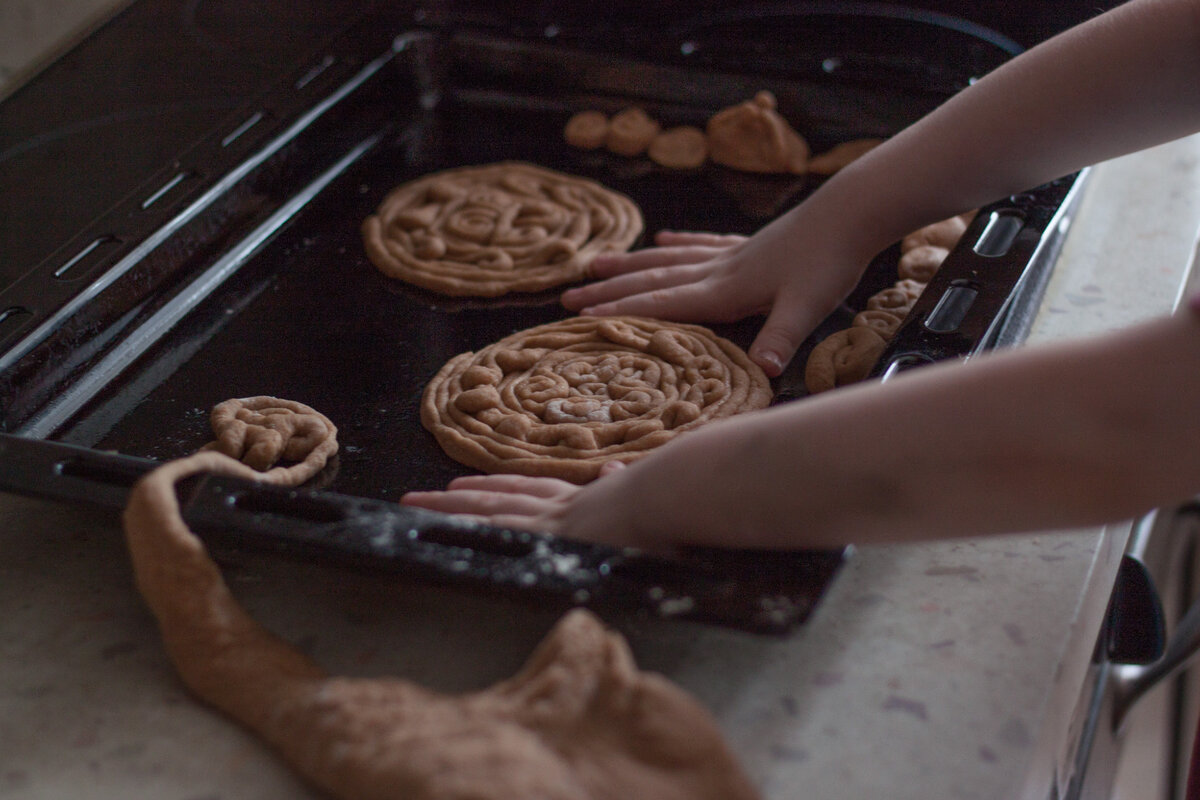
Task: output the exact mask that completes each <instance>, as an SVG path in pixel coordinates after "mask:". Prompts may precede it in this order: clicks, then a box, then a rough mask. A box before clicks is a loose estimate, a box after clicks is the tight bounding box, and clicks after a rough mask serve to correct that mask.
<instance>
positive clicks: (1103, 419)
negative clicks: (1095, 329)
mask: <svg viewBox="0 0 1200 800" xmlns="http://www.w3.org/2000/svg"><path fill="white" fill-rule="evenodd" d="M1197 74H1200V2H1196V0H1132V2H1130V3H1128V4H1127V5H1125V6H1122V7H1120V8H1118V9H1116V10H1115V11H1113V12H1109V13H1108V14H1105V15H1103V16H1101V17H1099V18H1097V19H1096V20H1094V21H1092V22H1091V23H1087V24H1085V25H1082V26H1080V27H1078V28H1076V29H1074V30H1072V31H1069V32H1067V33H1065V34H1063V35H1062V36H1059V37H1057V38H1056V39H1053V40H1051V41H1050V42H1048V43H1046V44H1044V45H1042V46H1039V47H1037V48H1034V49H1033V50H1031V51H1030V52H1028V53H1026V54H1025V55H1023V56H1021V57H1019V58H1017V59H1014V60H1013V61H1012V62H1010V63H1009V64H1008V65H1006V66H1005V67H1003V68H1001V69H999V70H997V71H996V72H994V73H992V74H991V75H989V76H987V77H986V78H985V79H983V80H982V81H980V82H979V83H978V84H976V85H975V86H973V87H971V88H970V89H968V90H966V91H964V92H962V93H960V94H959V95H958V96H956V97H955V98H953V99H952V100H951V101H949V102H948V103H946V104H945V105H943V106H942V107H941V108H940V109H938V110H937V111H935V112H934V113H933V114H931V115H930V116H928V117H926V118H925V119H923V120H922V121H920V122H918V123H917V124H915V125H913V126H912V127H911V128H909V129H907V130H905V131H904V132H902V133H901V134H899V135H897V136H896V137H894V138H893V139H892V140H890V141H889V142H888V143H887V144H885V145H883V146H881V147H879V148H877V149H875V150H874V151H872V152H871V153H870V154H868V155H867V156H865V157H863V158H862V159H860V160H859V161H857V162H855V163H854V164H853V165H851V166H850V167H848V168H847V169H845V170H843V171H842V172H840V173H838V175H836V176H835V177H834V178H833V179H831V180H830V181H829V182H827V183H826V184H825V185H824V186H823V187H822V188H821V189H820V190H819V191H817V192H816V193H815V194H814V195H813V196H812V197H810V198H809V199H808V200H807V201H805V202H804V203H802V204H801V205H799V206H798V207H797V208H796V209H794V210H793V211H791V212H789V213H788V214H787V215H785V216H783V217H781V218H780V219H779V220H777V221H776V222H774V223H772V224H771V225H768V226H767V227H765V228H764V229H763V230H762V231H760V232H759V233H758V234H756V235H755V236H754V237H751V238H750V239H747V240H739V239H736V238H735V239H718V238H713V237H711V236H709V235H704V234H702V235H696V236H694V237H692V236H689V235H682V238H679V237H678V236H677V237H676V238H675V239H671V238H670V237H668V239H667V240H666V241H664V244H672V245H673V246H669V247H662V248H655V249H651V250H647V251H643V252H641V253H636V254H633V255H630V256H627V257H624V258H614V259H610V260H608V261H607V262H601V263H600V264H599V265H597V271H598V272H600V274H601V275H604V274H606V273H608V274H614V275H620V277H617V278H615V279H613V280H609V281H603V282H601V283H598V284H595V285H593V286H589V287H584V288H582V289H578V290H573V291H572V292H569V293H567V294H566V295H565V296H564V302H565V303H566V304H567V305H568V307H571V308H581V309H585V310H587V311H588V312H589V313H595V314H610V313H636V314H649V315H653V316H659V317H665V318H675V319H698V320H710V321H718V320H726V319H733V318H737V317H741V316H744V315H746V314H750V313H755V312H759V311H767V312H769V315H768V319H767V322H766V324H765V325H764V327H763V329H762V332H761V333H760V335H759V336H758V338H757V340H756V341H755V343H754V345H753V346H752V348H751V354H752V357H754V358H755V360H757V361H758V362H759V363H760V364H762V365H763V366H764V369H766V370H767V372H768V374H778V372H779V371H780V369H781V368H782V365H783V364H784V363H786V362H787V361H788V360H789V359H790V358H791V357H792V355H793V354H794V351H795V348H796V346H797V345H798V343H799V342H801V341H802V340H803V338H804V337H805V336H806V335H807V334H808V333H809V331H810V330H811V329H812V327H813V326H814V325H816V324H817V322H819V320H820V319H822V318H823V317H824V316H825V315H826V314H827V313H828V311H829V310H830V309H832V308H833V306H834V305H836V304H837V303H838V302H840V301H841V299H842V297H843V296H844V295H845V293H846V292H847V291H849V289H850V288H851V287H852V286H853V285H854V283H855V282H857V280H858V278H859V277H860V274H861V271H862V269H863V268H864V266H865V265H866V264H867V263H868V261H869V259H870V258H871V257H872V256H873V255H874V254H875V253H876V252H878V251H879V250H881V249H883V248H884V247H886V246H887V245H889V244H891V243H892V242H893V241H895V240H897V239H899V238H900V237H901V236H903V235H904V234H905V233H907V232H908V231H910V230H913V229H915V228H918V227H920V226H921V225H924V224H927V223H929V222H933V221H936V220H939V219H943V218H945V217H948V216H950V215H952V214H955V213H958V212H960V211H962V210H964V209H968V208H972V207H975V206H978V205H981V204H984V203H987V202H990V201H991V200H993V199H995V198H997V197H1002V196H1004V195H1006V194H1009V193H1012V192H1016V191H1022V190H1024V189H1026V188H1029V187H1031V186H1035V185H1038V184H1040V183H1042V182H1045V181H1046V180H1050V179H1053V178H1055V177H1058V176H1060V175H1063V174H1066V173H1069V172H1071V171H1073V170H1075V169H1078V168H1080V167H1083V166H1085V165H1088V164H1092V163H1095V162H1097V161H1101V160H1104V159H1107V158H1110V157H1113V156H1116V155H1119V154H1122V153H1126V152H1130V151H1133V150H1137V149H1140V148H1143V147H1148V146H1151V145H1154V144H1158V143H1161V142H1164V141H1168V140H1170V139H1173V138H1177V137H1179V136H1183V135H1186V134H1188V133H1191V132H1193V131H1195V130H1198V129H1200V81H1196V80H1195V76H1196V75H1197ZM621 273H625V274H621ZM1196 409H1200V323H1198V322H1197V320H1196V319H1195V318H1194V315H1192V314H1190V313H1189V314H1186V315H1183V316H1180V317H1178V318H1174V319H1168V320H1163V321H1159V322H1155V323H1151V324H1148V325H1145V326H1143V327H1139V328H1136V329H1133V330H1129V331H1126V332H1122V333H1119V334H1113V335H1110V336H1108V337H1105V338H1099V339H1095V340H1090V341H1086V342H1081V343H1076V344H1066V345H1055V346H1049V347H1044V348H1036V349H1029V350H1025V351H1020V352H1013V353H1005V354H999V355H992V356H985V357H981V358H979V359H977V360H976V362H975V363H972V364H968V365H966V366H961V365H957V364H950V365H941V366H935V367H927V368H923V369H921V370H917V371H915V372H913V373H909V374H905V375H903V376H901V377H899V378H897V379H896V380H894V381H891V382H889V383H888V384H886V385H878V384H870V385H860V386H857V387H851V388H849V389H840V390H838V391H836V392H831V393H828V394H826V395H822V396H818V397H815V398H809V399H806V400H804V401H802V402H799V403H793V404H789V405H786V406H781V407H778V408H774V409H771V410H768V411H765V412H761V413H756V414H749V415H745V416H742V417H738V418H735V419H733V420H729V421H726V422H722V423H717V424H714V425H712V426H709V427H708V428H705V429H702V430H700V431H697V432H695V433H693V434H690V435H688V436H685V437H681V438H680V439H678V440H676V441H675V442H673V443H671V444H669V445H667V446H666V447H663V448H662V449H661V450H659V451H657V452H655V453H653V454H652V455H650V456H648V457H647V458H645V459H644V460H642V461H639V462H637V463H636V464H634V465H633V466H631V467H629V468H627V469H623V470H618V471H616V472H614V473H613V474H611V475H608V476H606V477H603V478H601V479H600V480H598V481H596V482H594V483H593V484H591V485H589V486H587V487H585V488H583V489H579V488H577V487H574V486H571V485H569V484H565V483H561V482H557V481H547V480H538V479H529V478H519V477H509V476H494V477H482V478H467V479H460V480H459V481H455V482H454V483H452V484H451V486H450V489H451V491H449V492H446V493H438V492H422V493H413V494H410V495H408V496H407V497H406V498H405V502H408V503H411V504H415V505H423V506H427V507H430V508H435V509H440V510H443V511H450V512H455V513H470V514H477V515H480V516H484V517H489V518H492V519H493V520H494V521H496V522H498V523H500V524H507V525H513V526H517V527H524V528H533V529H539V530H548V531H551V532H556V533H561V534H563V535H566V536H571V537H579V538H585V539H591V540H597V541H605V542H612V543H619V544H629V545H635V546H640V547H648V548H651V549H658V548H661V547H664V546H670V545H672V544H678V543H684V542H687V543H694V544H706V545H718V546H741V547H785V548H796V547H821V546H829V545H838V544H842V543H845V542H849V541H855V542H881V541H905V540H912V539H916V538H936V537H945V536H956V535H964V534H968V533H970V534H985V533H996V532H1001V531H1018V530H1028V529H1046V528H1054V527H1059V526H1068V525H1082V524H1089V523H1096V522H1100V521H1105V520H1112V519H1117V518H1122V517H1126V516H1129V515H1132V514H1135V513H1137V512H1139V511H1141V510H1144V509H1148V508H1151V507H1155V506H1158V505H1162V504H1166V503H1170V502H1173V501H1176V500H1179V499H1182V498H1184V497H1186V496H1188V495H1189V494H1191V493H1192V492H1194V491H1196V490H1197V488H1198V487H1200V431H1198V430H1197V426H1196V425H1194V424H1192V423H1193V420H1194V417H1195V413H1196Z"/></svg>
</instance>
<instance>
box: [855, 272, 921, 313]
mask: <svg viewBox="0 0 1200 800" xmlns="http://www.w3.org/2000/svg"><path fill="white" fill-rule="evenodd" d="M924 289H925V284H923V283H921V282H919V281H914V280H911V279H905V280H900V281H896V283H895V284H893V285H892V286H891V287H890V288H888V289H884V290H882V291H879V292H876V293H875V294H873V295H871V296H870V297H868V298H867V308H870V309H880V310H883V311H890V312H892V313H893V314H898V315H900V316H902V317H904V316H908V312H909V311H911V310H912V307H913V304H914V303H916V302H917V298H918V297H920V296H921V292H922V291H924Z"/></svg>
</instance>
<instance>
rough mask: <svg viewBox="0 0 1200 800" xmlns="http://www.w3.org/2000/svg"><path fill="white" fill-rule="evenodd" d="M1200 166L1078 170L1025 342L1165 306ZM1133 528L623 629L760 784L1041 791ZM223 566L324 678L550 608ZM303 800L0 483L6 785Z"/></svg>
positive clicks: (964, 543)
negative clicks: (189, 688)
mask: <svg viewBox="0 0 1200 800" xmlns="http://www.w3.org/2000/svg"><path fill="white" fill-rule="evenodd" d="M9 5H11V4H9ZM98 5H102V4H98ZM9 13H11V11H10V10H5V3H3V2H0V20H4V19H7V17H6V16H5V15H6V14H9ZM84 17H86V15H84ZM84 17H80V19H82V18H84ZM0 49H3V48H0ZM4 68H5V69H8V68H9V65H8V64H5V65H4ZM0 91H2V88H0ZM1198 165H1200V139H1197V138H1191V139H1186V140H1182V141H1180V142H1176V143H1173V144H1170V145H1166V146H1163V147H1160V148H1157V149H1155V150H1152V151H1148V152H1146V153H1142V154H1138V155H1135V156H1130V157H1127V158H1123V159H1120V160H1117V161H1114V162H1110V163H1106V164H1103V165H1101V166H1099V167H1098V168H1096V169H1095V170H1094V171H1093V174H1092V177H1091V181H1090V184H1089V186H1088V188H1087V192H1086V194H1085V196H1084V199H1083V204H1082V207H1081V209H1080V212H1079V215H1078V218H1077V221H1076V223H1075V225H1074V226H1073V227H1072V230H1071V231H1070V233H1069V235H1068V238H1067V242H1066V246H1065V248H1064V251H1063V254H1062V257H1061V259H1060V261H1059V264H1058V266H1057V268H1056V271H1055V273H1054V276H1053V278H1052V280H1051V282H1050V285H1049V288H1048V290H1047V296H1046V300H1045V302H1044V304H1043V306H1042V309H1041V311H1040V313H1039V315H1038V317H1037V319H1036V320H1035V323H1034V328H1033V333H1032V336H1031V339H1032V340H1035V341H1036V340H1040V341H1049V340H1055V339H1059V338H1063V337H1065V336H1078V335H1088V334H1091V333H1095V332H1100V331H1105V330H1110V329H1113V328H1116V327H1120V326H1123V325H1126V324H1129V323H1131V322H1134V321H1136V320H1139V319H1143V318H1146V317H1148V316H1153V315H1157V314H1164V313H1167V312H1169V311H1170V310H1171V308H1172V306H1173V303H1174V300H1175V298H1176V295H1177V293H1178V291H1179V287H1180V284H1181V282H1182V280H1183V275H1184V271H1185V267H1186V265H1187V263H1188V259H1189V256H1190V254H1191V251H1192V245H1193V241H1194V235H1195V232H1196V227H1197V221H1200V168H1198ZM1128 530H1129V526H1128V525H1127V524H1124V525H1112V526H1108V527H1105V528H1098V529H1088V530H1079V531H1060V532H1046V533H1039V534H1036V535H1021V536H1010V537H997V538H991V539H974V540H973V539H967V538H964V539H961V540H955V541H948V542H943V543H937V544H922V545H910V546H895V547H872V548H860V549H858V550H857V551H856V552H855V553H854V555H853V557H852V558H851V559H850V560H849V562H848V564H847V565H846V567H845V569H844V571H843V572H842V573H841V574H840V576H839V577H838V579H837V580H836V582H835V584H834V586H833V587H832V589H831V591H830V592H829V593H828V595H827V596H826V598H825V599H824V600H823V602H822V604H821V605H820V607H819V608H818V610H817V612H816V614H815V615H814V617H813V618H812V619H811V620H810V621H809V622H808V624H806V625H805V626H804V627H803V628H802V629H800V630H798V631H797V632H795V633H794V634H792V635H790V636H788V637H785V638H765V637H756V636H751V635H745V634H739V633H734V632H730V631H725V630H717V629H713V628H707V627H703V626H699V625H692V624H680V623H668V622H659V621H647V620H634V621H629V622H626V623H619V626H620V627H621V629H622V631H623V632H624V633H625V634H626V635H627V636H628V638H629V640H630V642H631V644H632V646H633V649H634V652H635V655H636V656H637V658H638V661H639V663H640V664H641V665H642V666H643V667H645V668H648V669H652V670H656V671H660V672H662V673H664V674H666V675H668V676H669V677H671V678H672V679H674V680H676V681H677V682H678V683H680V684H682V685H683V686H684V687H686V688H687V689H689V690H690V691H692V692H693V693H695V694H696V695H697V696H698V697H699V698H700V699H701V700H703V701H704V702H705V703H706V704H707V705H708V707H709V708H711V709H712V710H713V712H714V713H715V714H716V715H717V717H718V719H719V721H720V722H721V724H722V726H723V728H724V730H725V731H726V732H727V734H728V736H729V738H730V740H731V742H732V743H733V745H734V747H735V749H736V750H737V751H738V752H739V753H740V754H741V755H742V757H743V758H744V760H745V762H746V764H747V765H748V767H749V769H750V771H751V773H752V774H753V775H754V777H755V778H756V779H757V781H758V782H759V783H760V785H761V786H762V788H763V790H764V794H765V795H766V796H767V797H769V798H772V799H773V800H774V799H780V800H782V799H783V798H801V797H803V798H805V800H826V799H828V800H834V799H835V798H836V800H842V799H843V798H848V797H850V798H889V800H904V798H913V799H914V800H916V798H920V799H921V800H928V798H951V799H952V800H967V799H968V798H984V799H986V800H1001V799H1002V798H1003V799H1005V800H1007V799H1008V798H1029V800H1045V798H1046V797H1047V796H1048V795H1049V794H1050V787H1051V785H1052V784H1053V783H1054V781H1055V780H1056V779H1057V778H1056V775H1055V772H1054V764H1055V761H1056V759H1057V756H1058V754H1059V751H1060V750H1061V749H1062V748H1063V747H1064V743H1065V742H1066V741H1067V739H1068V737H1067V727H1068V724H1069V720H1070V714H1071V711H1072V709H1073V706H1074V704H1075V702H1076V700H1077V697H1078V694H1079V691H1080V687H1081V685H1082V682H1083V680H1084V675H1085V672H1086V667H1087V663H1088V659H1089V655H1090V653H1091V650H1092V646H1093V644H1094V641H1095V637H1096V634H1097V631H1098V628H1099V625H1100V620H1101V618H1102V615H1103V611H1104V607H1105V604H1106V601H1107V595H1108V592H1109V589H1110V587H1111V583H1112V580H1113V577H1114V575H1115V571H1116V566H1117V561H1118V558H1119V555H1120V553H1121V551H1122V548H1123V546H1124V543H1125V539H1126V537H1127V535H1128ZM963 533H964V535H966V534H969V533H970V532H969V531H963ZM225 570H226V576H227V579H228V580H229V582H230V584H231V586H232V587H233V589H234V591H235V593H236V594H237V596H238V597H239V599H240V600H241V601H242V602H243V603H244V604H245V605H246V606H247V607H248V609H249V610H250V611H251V613H252V614H254V615H255V616H256V617H257V618H258V619H259V620H261V621H262V622H263V623H264V624H266V625H267V626H268V627H270V628H272V629H273V630H275V631H276V632H278V633H279V634H280V635H282V636H283V637H285V638H286V639H288V640H290V641H292V642H295V643H296V644H297V645H298V646H299V647H301V648H302V649H303V650H305V651H306V652H308V653H310V654H311V655H313V656H314V657H315V658H316V659H317V660H318V661H320V662H321V663H322V664H323V665H325V666H326V667H327V668H329V669H330V670H331V671H333V672H340V673H348V674H356V675H384V674H387V675H398V676H402V677H406V678H409V679H412V680H416V681H418V682H421V683H423V684H426V685H428V686H431V687H433V688H437V689H441V690H446V691H464V690H469V689H473V688H479V687H482V686H485V685H487V684H489V683H491V682H493V681H495V680H497V679H499V678H502V677H507V676H509V675H510V674H512V673H513V672H514V671H515V670H516V669H517V667H518V666H519V665H520V664H521V663H522V662H523V660H524V658H525V657H526V656H527V655H528V653H529V652H530V650H531V649H532V648H533V646H534V645H535V643H536V642H537V641H538V640H539V639H540V638H541V636H542V635H543V634H544V633H545V632H546V631H547V630H548V629H549V627H550V626H551V625H552V624H553V622H554V620H555V616H554V614H552V613H551V612H549V611H542V610H538V609H532V608H530V607H528V606H525V605H519V604H514V603H510V602H508V601H503V600H496V599H494V598H487V597H481V596H475V595H470V594H463V593H459V592H453V591H448V590H443V589H437V588H430V587H423V586H408V585H403V584H398V583H395V582H389V581H386V580H383V579H381V578H377V577H369V576H363V575H358V574H350V573H346V572H341V571H333V570H329V569H324V568H319V567H315V566H308V565H299V564H293V563H277V562H271V561H269V560H266V559H263V560H253V561H243V562H238V563H234V564H227V565H225ZM306 796H309V794H308V790H307V789H306V788H305V787H304V786H302V785H301V784H300V783H299V782H298V780H297V779H296V778H294V777H293V776H292V775H291V773H290V772H289V771H288V770H287V769H286V768H285V767H283V766H282V765H281V764H280V763H279V762H278V761H277V760H276V759H275V758H274V757H273V756H272V754H271V753H270V752H269V751H267V750H266V749H265V748H264V747H263V746H261V745H260V744H258V743H257V742H256V741H255V740H254V739H252V738H251V737H249V736H248V735H246V734H244V733H243V732H242V731H241V730H240V729H239V728H237V727H235V726H234V725H232V724H230V723H228V722H227V721H226V720H225V719H223V718H222V717H220V716H218V715H216V714H215V713H212V712H210V711H209V710H207V709H206V708H204V707H201V706H199V705H197V704H196V703H194V702H193V701H192V700H191V699H190V697H189V696H188V695H187V694H186V693H185V692H184V691H183V689H182V687H181V686H180V684H179V683H178V681H177V680H176V678H175V676H174V674H173V673H172V671H171V669H170V666H169V665H168V663H167V661H166V658H165V656H164V653H163V651H162V648H161V645H160V642H159V640H158V637H157V633H156V630H155V628H154V624H153V621H152V619H151V618H150V616H149V614H148V612H147V611H146V609H145V608H144V607H143V605H142V603H141V601H140V599H139V597H138V596H137V595H136V593H135V591H134V589H133V586H132V583H131V574H130V569H129V565H128V561H127V558H126V553H125V550H124V547H123V543H122V541H121V534H120V530H119V527H118V526H117V524H116V520H115V518H114V517H112V516H108V515H103V514H95V513H90V512H87V511H84V510H80V509H75V508H68V507H63V506H58V505H52V504H47V503H41V502H36V501H32V500H28V499H24V498H19V497H14V496H5V495H0V798H22V800H24V799H25V798H30V799H32V798H55V800H57V799H58V798H62V797H88V798H123V799H126V798H139V797H146V798H163V799H171V798H174V799H176V800H216V798H228V799H229V800H234V799H235V798H256V799H258V800H273V799H274V798H281V799H282V798H298V797H306Z"/></svg>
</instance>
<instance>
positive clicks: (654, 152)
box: [647, 125, 708, 169]
mask: <svg viewBox="0 0 1200 800" xmlns="http://www.w3.org/2000/svg"><path fill="white" fill-rule="evenodd" d="M647 155H648V156H650V160H651V161H653V162H655V163H656V164H659V165H660V166H664V167H667V168H669V169H695V168H696V167H699V166H700V165H702V164H703V163H704V162H705V161H706V160H707V159H708V139H707V137H705V135H704V131H702V130H700V129H699V128H695V127H692V126H691V125H681V126H679V127H677V128H671V129H670V130H666V131H663V132H662V133H660V134H658V135H657V136H655V137H654V140H653V141H651V142H650V149H649V151H648V152H647Z"/></svg>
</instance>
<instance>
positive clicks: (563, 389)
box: [421, 317, 771, 483]
mask: <svg viewBox="0 0 1200 800" xmlns="http://www.w3.org/2000/svg"><path fill="white" fill-rule="evenodd" d="M770 400H771V388H770V384H769V382H768V380H767V377H766V375H765V374H764V373H763V371H762V370H761V369H759V367H758V366H757V365H756V364H754V362H752V361H750V359H749V358H748V357H747V356H746V354H745V353H744V352H743V351H742V350H741V349H740V348H739V347H738V346H737V345H735V344H733V343H732V342H730V341H728V340H726V339H723V338H721V337H719V336H717V335H716V334H714V333H713V332H712V331H710V330H708V329H707V328H703V327H700V326H698V325H683V324H678V323H670V322H662V321H658V320H651V319H644V318H640V317H607V318H605V317H574V318H571V319H565V320H560V321H558V322H552V323H549V324H546V325H541V326H538V327H535V328H530V329H528V330H525V331H521V332H519V333H516V334H513V335H512V336H509V337H506V338H504V339H501V340H500V341H498V342H496V343H494V344H492V345H489V346H488V347H485V348H483V349H482V350H479V351H478V352H473V353H472V352H468V353H463V354H461V355H459V356H456V357H455V358H453V359H451V360H450V361H449V362H447V363H446V365H445V366H444V367H442V369H441V371H439V372H438V373H437V375H435V376H434V378H433V380H432V381H431V382H430V383H429V385H428V386H427V387H426V389H425V395H424V398H423V399H422V403H421V421H422V422H423V423H424V425H425V427H426V428H428V429H429V430H430V431H431V432H432V433H433V434H434V436H436V437H437V440H438V443H439V444H440V445H441V446H442V449H443V450H445V451H446V453H447V454H449V455H450V456H451V457H452V458H454V459H455V460H457V461H459V462H461V463H463V464H466V465H468V466H470V467H474V468H476V469H479V470H483V471H484V472H515V473H519V474H523V475H543V476H552V477H558V478H563V479H565V480H569V481H572V482H574V483H585V482H587V481H590V480H592V479H593V478H595V477H596V476H597V475H598V474H599V471H600V468H601V467H602V466H603V465H604V464H605V463H607V462H609V461H612V460H620V461H624V462H628V461H632V460H634V459H636V458H638V457H640V456H642V455H645V453H646V452H647V451H649V450H651V449H653V448H655V447H658V446H660V445H662V444H664V443H666V442H667V441H669V440H670V439H672V438H673V437H675V436H677V435H679V434H681V433H683V432H685V431H689V430H692V429H694V428H697V427H699V426H701V425H703V424H705V423H707V422H709V421H711V420H714V419H718V418H721V417H728V416H731V415H733V414H737V413H739V412H742V411H749V410H752V409H758V408H763V407H765V406H767V405H768V404H769V403H770Z"/></svg>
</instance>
